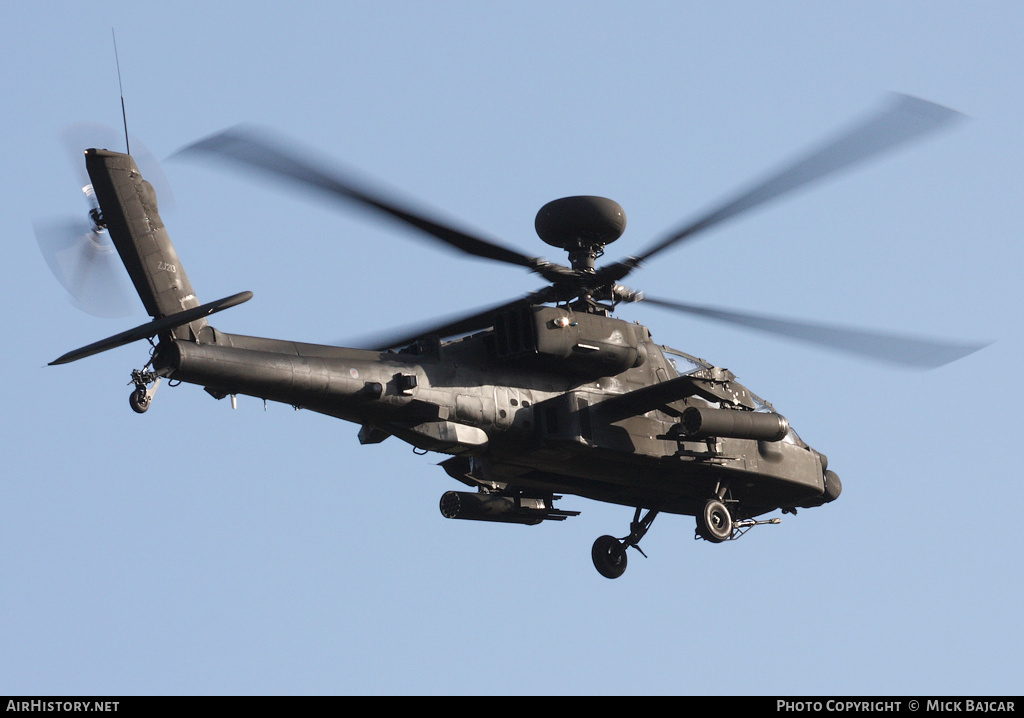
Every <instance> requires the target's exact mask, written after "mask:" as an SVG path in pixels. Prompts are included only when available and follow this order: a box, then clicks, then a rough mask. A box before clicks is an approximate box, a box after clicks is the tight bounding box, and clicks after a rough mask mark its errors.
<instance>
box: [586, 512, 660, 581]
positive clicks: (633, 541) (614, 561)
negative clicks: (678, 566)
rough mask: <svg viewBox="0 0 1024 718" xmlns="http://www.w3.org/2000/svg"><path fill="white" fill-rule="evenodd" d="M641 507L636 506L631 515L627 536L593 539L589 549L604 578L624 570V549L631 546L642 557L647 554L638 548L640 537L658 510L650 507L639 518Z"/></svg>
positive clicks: (652, 521) (625, 560) (649, 525)
mask: <svg viewBox="0 0 1024 718" xmlns="http://www.w3.org/2000/svg"><path fill="white" fill-rule="evenodd" d="M641 510H642V509H640V508H637V510H636V513H635V514H634V515H633V521H632V522H631V523H630V524H629V536H626V537H625V538H621V539H617V538H615V537H614V536H599V537H598V539H597V540H596V541H594V547H593V549H591V551H590V556H591V558H593V559H594V568H596V569H597V572H598V573H599V574H601V575H602V576H604V577H605V578H618V577H619V576H621V575H622V574H623V573H625V572H626V564H627V559H626V549H627V548H629V547H630V546H632V547H633V548H635V549H636V550H637V551H640V555H641V556H643V557H644V558H646V557H647V554H645V553H644V552H643V550H642V549H641V548H640V539H642V538H643V537H644V535H646V533H647V530H648V529H649V528H651V524H652V523H654V517H655V516H657V515H658V512H657V511H655V510H653V509H651V510H649V511H648V512H647V513H646V514H644V517H643V518H640V512H641Z"/></svg>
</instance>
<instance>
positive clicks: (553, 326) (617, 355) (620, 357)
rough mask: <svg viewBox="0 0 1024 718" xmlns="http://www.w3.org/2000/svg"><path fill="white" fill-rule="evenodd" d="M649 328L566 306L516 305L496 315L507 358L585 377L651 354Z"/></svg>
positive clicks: (502, 355)
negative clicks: (648, 342)
mask: <svg viewBox="0 0 1024 718" xmlns="http://www.w3.org/2000/svg"><path fill="white" fill-rule="evenodd" d="M648 338H649V337H648V334H647V330H646V329H644V328H643V327H641V326H639V325H637V324H630V323H629V322H626V321H623V320H622V319H615V318H614V317H605V316H601V315H599V314H588V313H586V312H575V311H573V310H571V309H567V308H564V307H530V306H521V307H519V306H517V307H513V308H511V309H507V310H505V311H503V312H500V313H499V314H498V315H497V316H495V318H494V352H495V355H496V356H497V357H498V358H499V359H502V360H510V361H526V362H535V363H537V362H539V363H541V364H542V365H547V366H554V367H557V368H558V369H560V370H562V371H568V372H571V373H573V374H577V375H580V376H586V377H599V376H615V375H616V374H621V373H622V372H624V371H626V370H627V369H630V368H632V367H637V366H640V365H642V364H643V363H644V362H645V361H646V360H647V347H646V346H645V345H644V342H645V341H646V340H647V339H648Z"/></svg>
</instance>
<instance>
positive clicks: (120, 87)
mask: <svg viewBox="0 0 1024 718" xmlns="http://www.w3.org/2000/svg"><path fill="white" fill-rule="evenodd" d="M110 37H111V39H112V40H113V41H114V64H115V65H117V89H118V90H120V91H121V120H122V121H123V122H124V151H125V154H128V155H130V154H131V153H132V148H131V146H130V145H129V144H128V114H127V113H126V112H125V110H124V85H122V84H121V61H120V60H119V59H118V57H117V35H115V34H114V28H110Z"/></svg>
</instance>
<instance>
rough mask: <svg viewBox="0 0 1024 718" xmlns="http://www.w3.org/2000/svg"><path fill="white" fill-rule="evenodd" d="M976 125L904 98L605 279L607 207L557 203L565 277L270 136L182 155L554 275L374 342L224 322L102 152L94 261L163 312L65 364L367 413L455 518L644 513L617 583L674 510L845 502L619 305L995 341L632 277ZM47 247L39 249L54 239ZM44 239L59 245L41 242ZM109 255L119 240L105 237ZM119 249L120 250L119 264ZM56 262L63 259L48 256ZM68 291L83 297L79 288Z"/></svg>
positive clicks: (716, 529)
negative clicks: (806, 193) (601, 510)
mask: <svg viewBox="0 0 1024 718" xmlns="http://www.w3.org/2000/svg"><path fill="white" fill-rule="evenodd" d="M957 117H960V115H959V113H957V112H955V111H953V110H950V109H947V108H944V107H941V106H938V105H935V104H932V103H930V102H927V101H924V100H920V99H916V98H911V97H905V96H897V97H896V98H895V100H894V101H892V102H891V103H889V104H888V105H887V106H886V107H884V108H883V109H882V111H881V112H879V113H877V114H875V115H873V116H870V117H869V118H868V119H867V120H866V121H864V122H861V123H859V124H857V125H856V126H854V127H853V128H852V129H849V130H847V131H845V132H843V133H841V134H840V135H839V136H838V137H837V138H835V139H834V140H832V141H831V142H828V143H826V144H824V145H822V146H820V147H819V148H817V149H815V150H814V151H812V152H811V153H809V154H807V155H804V156H802V157H801V158H800V159H797V160H796V161H795V162H793V163H791V164H789V165H787V166H786V167H785V168H784V169H782V170H781V171H778V172H774V173H772V174H771V175H770V176H768V177H767V179H765V180H763V181H761V182H758V183H755V184H754V185H753V186H751V187H750V188H748V189H745V190H743V191H741V192H739V193H738V194H737V195H735V196H734V197H732V198H730V199H728V200H726V201H725V202H722V203H720V204H718V205H716V206H715V207H713V209H712V210H711V211H709V212H706V213H704V214H702V215H701V216H699V217H698V218H697V219H696V220H694V221H691V222H688V223H686V224H685V225H683V226H681V227H679V228H677V229H674V230H672V231H670V232H668V233H667V234H666V235H665V236H664V237H663V238H661V239H659V240H658V241H656V242H654V243H653V244H652V245H651V246H649V247H647V249H645V250H643V251H641V252H639V253H638V254H635V255H633V256H628V257H626V258H625V259H623V260H621V261H618V262H614V263H610V264H605V265H603V266H596V260H597V259H598V258H599V257H600V256H601V255H602V254H603V252H604V248H605V247H606V246H607V245H608V244H610V243H611V242H613V241H615V240H616V239H618V238H619V237H620V236H621V235H622V233H623V231H624V230H625V226H626V217H625V214H624V212H623V210H622V208H621V207H620V206H619V205H618V204H617V203H615V202H613V201H612V200H610V199H605V198H601V197H593V196H578V197H565V198H562V199H556V200H554V201H553V202H550V203H548V204H546V205H545V206H544V207H542V208H541V210H540V212H539V213H538V214H537V217H536V222H535V226H536V230H537V233H538V235H539V236H540V238H541V239H542V240H543V241H544V242H546V243H547V244H549V245H551V246H554V247H559V248H561V249H564V250H565V251H566V252H568V256H569V266H564V265H561V264H556V263H553V262H549V261H546V260H544V259H540V258H535V257H530V256H528V255H526V254H523V253H521V252H519V251H518V250H516V249H513V248H510V247H508V246H506V245H504V244H502V243H500V242H498V241H495V240H493V239H487V238H483V237H481V236H477V235H475V234H471V233H468V232H466V231H463V230H461V229H458V228H456V227H453V226H451V225H450V224H447V223H444V222H441V221H438V220H436V219H434V218H432V217H429V216H427V215H426V214H425V213H424V212H422V211H420V210H413V209H410V208H409V206H408V205H407V204H405V203H402V202H399V201H396V200H394V199H391V198H390V197H388V198H385V197H384V196H383V195H382V194H381V193H379V192H375V191H373V190H371V189H369V188H367V187H366V186H364V184H363V183H361V182H356V181H354V180H351V179H349V178H347V177H346V176H345V175H344V174H343V173H341V172H339V171H337V170H335V169H332V168H328V167H326V166H324V165H322V164H321V163H319V162H316V161H313V160H310V159H307V158H305V157H303V156H301V155H300V154H299V153H298V152H297V151H293V150H291V149H289V148H288V147H286V146H285V145H284V144H282V143H280V142H277V141H273V140H270V139H269V138H268V137H267V136H265V135H261V134H260V133H257V132H255V131H253V130H249V129H245V128H234V129H230V130H227V131H225V132H222V133H220V134H217V135H214V136H211V137H209V138H207V139H205V140H202V141H200V142H198V143H195V144H193V145H191V146H189V147H187V148H185V149H184V150H183V151H182V153H183V154H185V155H186V156H196V155H202V156H207V157H215V158H220V159H224V160H228V161H230V162H233V163H235V164H237V165H241V166H243V167H245V168H248V169H255V170H258V171H259V172H261V173H264V174H266V175H269V176H272V177H276V178H282V179H286V180H288V181H290V182H294V183H298V184H300V185H302V186H304V187H311V188H314V189H316V190H318V191H321V192H323V193H325V194H326V195H328V196H329V197H330V198H332V199H342V200H345V201H347V202H353V203H356V204H358V205H363V206H366V207H370V208H372V209H374V210H376V211H379V212H381V213H383V214H385V215H387V216H389V217H391V218H392V219H394V220H397V221H399V222H401V223H404V224H405V225H408V226H411V227H413V228H415V229H417V230H420V232H422V233H423V234H424V235H425V236H426V237H429V238H431V239H432V240H436V241H439V242H441V243H443V244H446V245H448V246H450V247H453V248H455V249H457V250H459V251H461V252H464V253H467V254H470V255H473V256H476V257H480V258H483V259H489V260H493V261H498V262H504V263H508V264H514V265H517V266H521V267H525V268H526V269H528V270H530V271H531V272H534V273H536V274H538V275H540V276H541V277H542V278H543V279H544V280H546V282H547V284H546V285H545V286H543V287H541V288H540V289H538V290H537V291H534V292H531V293H529V294H527V295H525V296H522V297H519V298H518V299H514V300H511V301H505V302H501V303H499V304H496V305H493V306H489V307H487V308H484V309H481V310H478V311H474V312H472V313H470V314H467V315H465V316H462V317H460V318H457V319H454V320H446V321H443V322H440V323H437V324H436V325H434V326H428V327H422V328H419V329H416V330H414V331H411V332H407V333H404V334H401V335H400V334H395V335H393V336H391V337H387V338H384V339H381V340H380V341H379V342H378V343H376V344H374V345H373V346H370V347H367V348H342V347H337V346H327V345H316V344H305V343H298V342H291V341H284V340H278V339H265V338H259V337H250V336H241V335H237V334H228V333H226V332H222V331H220V330H218V329H216V328H214V327H213V326H212V325H211V324H210V323H209V321H208V317H209V316H210V315H212V314H214V313H216V312H220V311H222V310H224V309H227V308H229V307H233V306H235V305H237V304H240V303H242V302H245V301H247V300H248V299H249V298H251V297H252V293H251V292H242V293H240V294H235V295H233V296H230V297H226V298H224V299H220V300H217V301H214V302H209V303H205V304H204V303H201V302H200V300H199V299H198V298H197V296H196V294H195V292H194V290H193V288H192V285H191V283H190V282H189V280H188V277H187V275H186V274H185V270H184V268H183V266H182V264H181V261H180V260H179V258H178V254H177V252H176V251H175V249H174V246H173V245H172V244H171V241H170V238H169V236H168V233H167V230H166V228H165V227H164V223H163V221H162V220H161V219H160V215H159V212H158V209H157V198H156V194H155V192H154V190H153V188H152V186H151V184H150V183H149V182H147V181H146V180H144V179H143V178H142V176H141V174H140V173H139V170H138V167H137V165H136V162H135V160H134V159H133V157H132V156H131V155H129V154H122V153H119V152H115V151H111V150H107V149H94V148H91V149H86V150H85V165H86V169H87V172H88V176H89V178H90V180H91V182H90V184H89V185H88V186H87V187H86V188H85V192H86V195H87V196H89V197H92V198H94V205H93V207H92V209H91V212H90V220H89V221H90V226H89V228H88V232H86V233H85V234H86V235H87V243H86V245H85V247H86V250H88V251H89V252H93V253H95V252H98V251H99V250H98V249H97V248H98V247H101V245H102V241H103V238H104V237H105V235H109V242H112V244H113V247H114V248H115V249H116V252H117V254H118V255H119V256H120V259H121V261H122V262H123V264H124V267H125V269H127V272H128V275H129V277H130V278H131V281H132V283H133V284H134V287H135V290H136V291H137V292H138V295H139V297H140V298H141V300H142V303H143V304H144V306H145V309H146V311H147V312H148V313H149V315H150V316H151V317H153V321H151V322H148V323H146V324H143V325H141V326H138V327H135V328H134V329H130V330H128V331H126V332H122V333H120V334H117V335H115V336H112V337H109V338H107V339H104V340H102V341H99V342H96V343H94V344H90V345H88V346H85V347H82V348H81V349H77V350H75V351H72V352H68V353H67V354H65V355H63V356H61V357H60V358H58V359H56V360H55V361H53V362H51V364H65V363H67V362H71V361H75V360H77V359H81V358H83V357H87V356H91V355H93V354H96V353H99V352H102V351H106V350H108V349H112V348H114V347H119V346H122V345H125V344H128V343H130V342H134V341H137V340H141V339H147V340H149V343H150V345H151V347H152V350H151V352H150V358H149V361H148V362H147V363H146V364H145V366H144V367H143V368H142V369H137V370H134V371H133V372H132V375H131V376H132V383H133V384H134V389H133V391H132V392H131V396H130V403H131V406H132V408H133V409H134V410H135V411H137V412H139V413H142V412H145V411H146V410H147V409H148V408H149V407H150V405H151V402H152V400H153V396H154V393H155V391H156V387H157V386H158V385H159V384H160V382H161V380H163V379H167V380H173V381H175V382H187V383H191V384H197V385H199V386H202V387H203V388H204V389H205V390H206V391H207V392H208V393H209V394H211V395H212V396H213V397H215V398H217V399H223V398H225V397H228V396H230V397H231V399H232V402H233V401H234V397H235V395H237V394H244V395H250V396H253V397H257V398H261V399H263V400H264V401H268V400H269V401H276V402H282V403H285V404H291V405H293V406H294V407H296V408H302V409H309V410H312V411H315V412H319V413H322V414H326V415H328V416H333V417H337V418H339V419H344V420H346V421H351V422H354V423H356V424H359V425H360V427H361V428H360V430H359V434H358V438H359V441H360V442H361V443H363V444H373V443H378V442H381V441H384V440H385V439H386V438H388V437H390V436H395V437H397V438H398V439H401V440H402V441H405V442H408V443H409V444H412V446H413V447H415V448H416V449H418V450H420V451H423V452H427V451H434V452H438V453H441V454H446V455H449V458H447V459H445V460H444V461H442V462H441V463H440V466H441V467H442V468H443V469H444V470H445V471H446V472H447V473H448V474H449V475H450V476H451V477H452V478H453V479H455V480H457V481H459V482H462V483H463V484H465V485H467V486H468V487H469V488H470V489H471V490H470V491H448V492H446V493H445V494H444V495H443V496H442V497H441V501H440V509H441V513H442V514H443V515H444V516H445V517H447V518H452V519H470V520H477V521H496V522H507V523H516V524H527V525H536V524H539V523H541V522H542V521H562V520H564V519H566V518H567V517H569V516H575V515H578V514H579V512H578V511H568V510H562V509H558V508H555V506H554V504H555V502H556V501H557V500H558V499H560V498H561V495H562V494H574V495H577V496H582V497H585V498H589V499H593V500H596V501H604V502H610V503H614V504H620V505H624V506H628V507H632V508H634V509H635V513H634V517H633V521H632V522H631V523H630V527H629V533H628V534H627V535H626V536H624V537H622V538H615V537H613V536H601V537H600V538H598V539H597V540H596V541H595V542H594V545H593V550H592V558H593V561H594V565H595V567H596V568H597V570H598V571H599V572H600V573H601V575H603V576H605V577H608V578H617V577H618V576H621V575H622V573H623V571H625V569H626V563H627V549H628V548H635V549H637V550H638V551H640V553H641V554H643V551H642V550H640V545H639V544H640V541H641V539H642V538H643V537H644V535H645V534H646V533H647V531H648V529H649V528H650V527H651V524H652V522H653V521H654V519H655V517H656V516H657V515H658V514H659V513H670V514H682V515H689V516H694V517H695V518H696V532H695V537H696V538H699V539H704V540H706V541H709V542H712V543H720V542H723V541H727V540H732V539H736V538H738V537H739V536H741V535H743V534H744V533H746V532H747V531H748V530H749V529H750V528H751V527H753V526H756V525H760V524H766V523H773V524H774V523H779V521H780V519H779V518H770V519H763V518H758V517H762V516H764V515H765V514H767V513H769V512H772V511H775V510H778V509H781V511H782V512H783V513H791V514H796V512H797V509H799V508H811V507H817V506H821V505H823V504H826V503H829V502H831V501H834V500H835V499H837V498H838V497H839V495H840V492H841V490H842V485H841V483H840V480H839V477H838V476H837V475H836V474H835V472H833V471H832V470H831V469H830V468H829V466H828V460H827V458H826V457H825V455H824V454H823V453H821V452H819V451H816V450H815V449H812V448H811V447H810V446H808V445H807V444H806V443H805V442H804V441H802V440H801V439H800V437H799V436H798V435H797V434H796V432H795V431H793V429H792V428H791V427H790V425H789V423H788V422H787V420H786V419H785V418H784V417H783V416H782V415H781V414H779V413H778V412H776V411H775V410H774V408H773V407H772V405H771V404H769V403H768V402H767V401H765V400H763V399H761V398H760V397H758V396H757V395H755V394H753V393H752V392H751V391H749V390H748V389H747V388H746V387H744V386H743V385H742V384H740V383H739V382H738V381H737V380H736V377H735V376H734V375H733V374H732V372H730V371H728V370H726V369H723V368H720V367H717V366H714V365H712V364H709V363H708V362H706V361H704V360H701V359H698V358H696V357H694V356H691V355H689V354H686V353H684V352H682V351H678V350H675V349H671V348H669V347H667V346H661V345H658V344H656V343H654V341H653V340H652V339H651V334H650V332H649V330H648V329H647V328H646V327H644V326H641V325H640V324H637V323H630V322H627V321H624V320H621V319H617V318H615V317H613V316H612V312H613V309H614V308H615V307H616V305H617V304H618V303H620V302H636V301H640V300H643V301H646V302H648V303H650V304H655V305H658V306H661V307H665V308H669V309H674V310H677V311H681V312H686V313H690V314H696V315H701V316H704V317H707V318H711V319H717V320H721V321H726V322H731V323H734V324H740V325H744V326H748V327H752V328H755V329H760V330H764V331H769V332H773V333H776V334H781V335H785V336H788V337H791V338H797V339H801V340H805V341H812V342H815V343H819V344H825V345H828V346H831V347H833V348H839V349H843V350H846V351H850V352H854V353H859V354H863V355H868V356H873V357H876V358H885V359H890V360H895V361H897V362H901V363H904V364H910V365H916V366H924V367H932V366H940V365H942V364H945V363H948V362H951V361H954V360H956V359H959V358H961V357H963V356H966V355H967V354H969V353H971V352H973V351H976V350H978V349H980V348H981V345H978V344H963V343H949V342H936V341H929V340H921V339H911V338H907V337H897V336H892V335H889V334H881V333H876V332H867V331H860V330H851V329H845V328H840V327H833V326H827V325H820V324H808V323H799V322H792V321H788V320H781V319H776V318H771V317H765V316H761V315H755V314H744V313H737V312H729V311H724V310H720V309H713V308H709V307H704V306H698V305H693V304H683V303H680V302H675V301H668V300H662V299H654V298H651V297H649V296H644V295H642V294H641V293H640V292H638V291H635V290H632V289H629V288H627V287H624V286H623V285H621V284H619V282H620V281H621V280H623V279H624V278H625V277H626V276H627V275H629V274H630V273H631V272H632V271H633V270H635V269H637V268H638V267H640V266H642V265H644V264H646V263H647V262H649V261H650V260H651V259H653V258H654V257H655V256H657V255H660V254H662V253H663V252H665V251H666V250H668V249H669V248H672V247H675V246H677V245H679V244H681V243H683V242H684V241H687V240H689V239H691V238H693V237H695V236H697V235H698V234H699V233H701V232H703V231H705V230H707V229H709V228H711V227H713V226H715V225H717V224H719V223H721V222H723V221H725V220H727V219H729V218H731V217H734V216H736V215H738V214H740V213H741V212H745V211H747V210H749V209H752V208H754V207H756V206H758V205H760V204H762V203H765V202H767V201H769V200H772V199H775V198H777V197H779V196H781V195H784V194H786V193H788V192H791V191H793V190H795V189H797V188H799V187H802V186H804V185H806V184H808V183H810V182H812V181H815V180H818V179H821V178H823V177H825V176H826V175H830V174H832V173H835V172H837V171H839V170H841V169H844V168H846V167H849V166H850V165H853V164H854V163H857V162H860V161H862V160H864V159H867V158H869V157H871V156H874V155H877V154H879V153H881V152H883V151H885V150H889V149H891V148H894V147H896V146H898V145H900V144H903V143H904V142H907V141H909V140H911V139H913V138H915V137H919V136H922V135H924V134H927V133H929V132H931V131H933V130H935V129H937V128H939V127H940V126H943V125H947V124H948V123H950V122H951V121H952V120H954V119H956V118H957ZM41 240H42V238H41ZM41 245H42V241H41ZM107 246H109V244H108V245H107ZM112 254H113V253H112V252H111V255H112ZM51 266H53V263H51ZM66 286H69V288H70V284H69V283H66Z"/></svg>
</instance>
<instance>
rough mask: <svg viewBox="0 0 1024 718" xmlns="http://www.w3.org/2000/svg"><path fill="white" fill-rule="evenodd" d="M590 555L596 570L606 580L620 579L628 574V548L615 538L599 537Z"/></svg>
mask: <svg viewBox="0 0 1024 718" xmlns="http://www.w3.org/2000/svg"><path fill="white" fill-rule="evenodd" d="M590 555H591V556H592V557H593V559H594V568H596V569H597V572H598V573H599V574H601V575H602V576H604V577H605V578H618V577H619V576H621V575H622V574H623V573H625V572H626V546H625V545H624V544H623V543H622V542H621V541H619V540H618V539H617V538H615V537H614V536H598V538H597V540H596V541H594V548H593V549H591V551H590Z"/></svg>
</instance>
